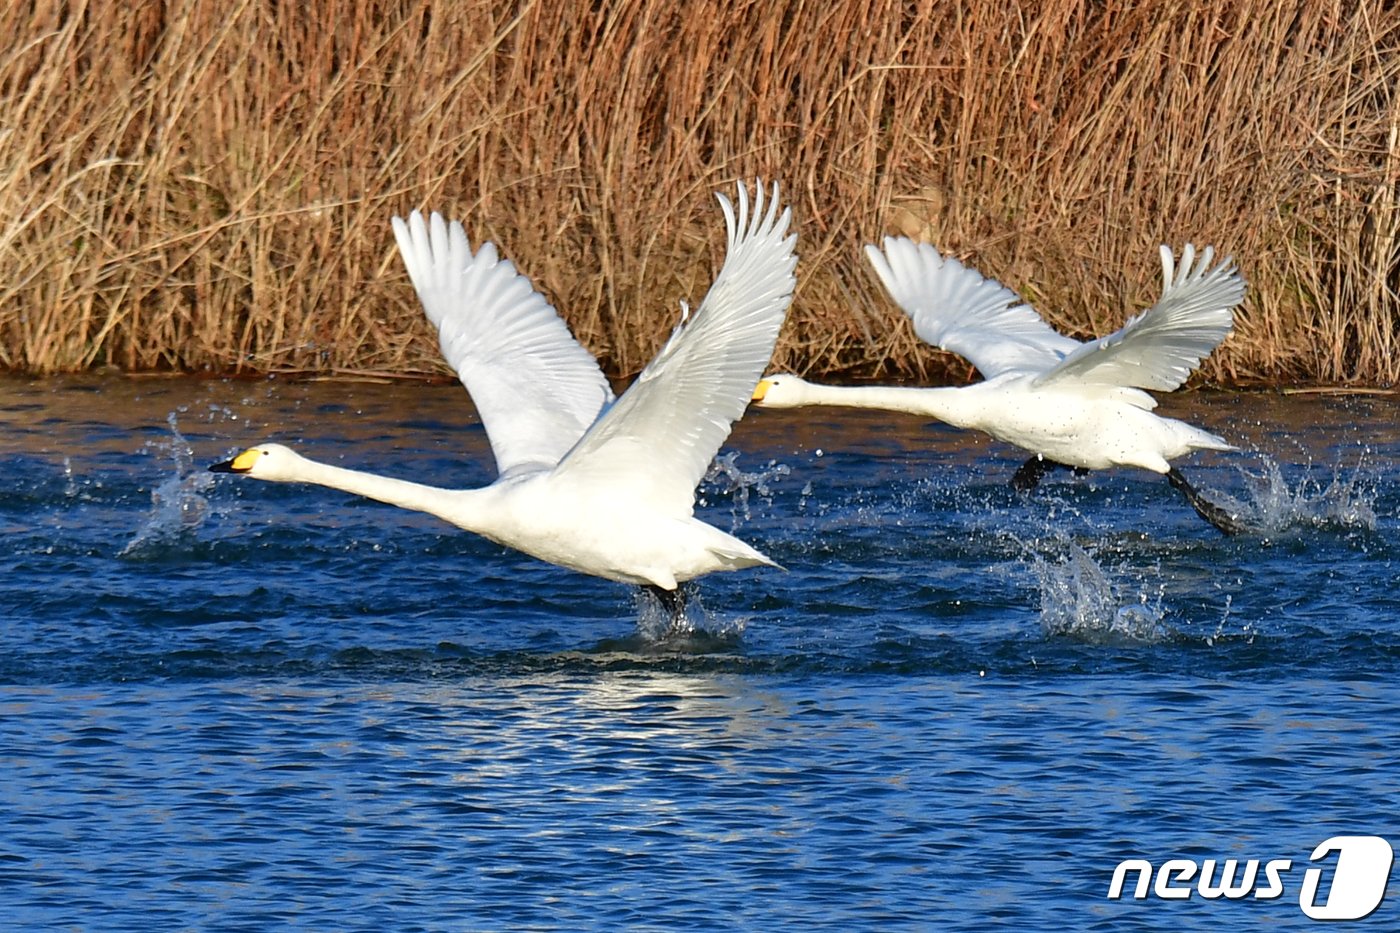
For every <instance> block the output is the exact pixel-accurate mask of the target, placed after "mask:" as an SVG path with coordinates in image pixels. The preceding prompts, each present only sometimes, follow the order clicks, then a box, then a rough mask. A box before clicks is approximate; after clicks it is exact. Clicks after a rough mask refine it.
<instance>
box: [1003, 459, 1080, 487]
mask: <svg viewBox="0 0 1400 933" xmlns="http://www.w3.org/2000/svg"><path fill="white" fill-rule="evenodd" d="M1051 470H1073V471H1074V475H1075V476H1087V475H1088V473H1089V470H1088V468H1087V467H1078V466H1070V465H1069V464H1068V463H1061V462H1060V461H1058V460H1051V459H1049V458H1047V457H1042V456H1041V455H1040V454H1036V455H1035V456H1034V457H1031V458H1030V459H1029V460H1027V461H1026V462H1025V463H1023V464H1021V468H1020V469H1019V470H1017V471H1016V475H1015V476H1013V477H1011V488H1012V489H1014V490H1016V491H1017V492H1030V491H1031V490H1032V489H1034V488H1035V487H1037V486H1039V485H1040V481H1041V480H1042V479H1044V478H1045V474H1047V473H1049V472H1050V471H1051Z"/></svg>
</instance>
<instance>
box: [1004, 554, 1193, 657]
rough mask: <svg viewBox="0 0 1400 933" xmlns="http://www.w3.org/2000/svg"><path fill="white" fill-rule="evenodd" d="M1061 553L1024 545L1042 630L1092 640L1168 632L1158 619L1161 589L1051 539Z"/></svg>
mask: <svg viewBox="0 0 1400 933" xmlns="http://www.w3.org/2000/svg"><path fill="white" fill-rule="evenodd" d="M1056 543H1057V545H1058V546H1059V548H1060V549H1061V553H1060V554H1059V556H1058V557H1047V556H1045V555H1043V554H1042V553H1040V549H1039V548H1036V547H1033V546H1027V550H1028V553H1029V559H1030V563H1031V568H1032V570H1033V571H1034V573H1035V575H1036V579H1037V581H1038V582H1039V584H1040V624H1041V628H1042V629H1043V630H1044V632H1045V634H1046V635H1051V636H1054V635H1061V636H1069V637H1073V638H1079V639H1083V640H1085V641H1091V642H1116V641H1131V642H1142V643H1147V644H1156V643H1159V642H1162V641H1165V640H1167V639H1168V638H1170V637H1171V636H1172V634H1173V633H1172V631H1171V630H1170V629H1169V628H1168V627H1167V626H1166V624H1165V623H1164V622H1163V617H1164V615H1165V612H1164V610H1163V608H1162V588H1161V586H1158V587H1157V589H1156V591H1155V592H1153V591H1151V590H1149V589H1144V588H1143V584H1142V581H1140V580H1133V579H1130V578H1129V577H1128V576H1126V575H1119V574H1116V573H1114V574H1111V572H1110V571H1106V570H1105V569H1104V567H1103V566H1101V565H1100V564H1099V562H1098V561H1096V560H1095V559H1094V558H1093V557H1092V556H1091V555H1090V554H1089V552H1088V551H1086V550H1084V549H1083V548H1082V547H1080V546H1079V545H1077V544H1075V543H1074V542H1072V541H1068V540H1062V541H1059V542H1056Z"/></svg>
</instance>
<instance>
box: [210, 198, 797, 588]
mask: <svg viewBox="0 0 1400 933" xmlns="http://www.w3.org/2000/svg"><path fill="white" fill-rule="evenodd" d="M755 192H756V193H755V195H754V202H753V205H752V210H750V204H749V194H748V191H747V189H746V188H745V187H744V186H743V185H740V186H739V188H738V207H737V212H736V209H735V207H734V206H733V205H732V204H731V203H730V202H729V200H728V199H727V198H726V197H724V196H723V195H718V198H719V201H720V206H721V208H722V210H723V211H724V217H725V224H726V227H727V229H728V252H727V255H726V257H725V261H724V265H723V266H722V268H721V269H720V271H719V274H718V276H716V278H715V281H714V283H713V285H712V286H711V288H710V290H709V293H708V294H707V295H706V296H705V300H704V301H703V303H702V304H701V305H700V308H699V309H698V310H697V311H696V312H695V313H694V314H692V315H690V316H689V319H688V320H686V321H683V322H682V323H681V324H680V325H679V326H678V327H677V328H676V329H675V331H674V332H673V333H672V335H671V337H670V339H669V340H668V341H667V343H666V345H665V347H663V348H662V350H661V352H660V353H659V354H657V356H656V358H655V359H654V360H652V362H651V363H650V365H648V366H647V367H646V369H645V370H643V372H642V374H641V375H640V376H639V377H638V378H637V380H636V382H634V383H633V385H632V386H631V387H630V388H629V389H628V390H627V391H626V392H625V393H623V395H622V396H621V398H618V399H616V400H615V401H614V399H613V394H612V391H611V389H610V388H609V387H608V383H607V380H606V379H605V378H604V377H603V374H602V372H601V370H599V368H598V364H597V362H596V361H595V360H594V359H593V357H592V356H591V355H590V354H589V353H588V352H587V351H586V350H585V349H584V348H583V347H582V346H581V345H579V343H578V342H577V341H575V340H574V338H573V337H572V336H571V335H570V334H569V331H568V328H567V327H566V326H565V325H564V322H563V321H562V320H561V319H560V318H559V316H558V315H557V314H556V313H555V311H554V309H553V308H552V307H551V306H550V304H549V302H548V301H546V300H545V298H544V296H542V295H540V294H539V293H538V292H536V291H535V290H534V289H533V288H532V287H531V285H530V282H529V280H528V279H527V278H526V277H525V276H524V275H522V274H520V273H519V272H518V271H517V270H516V269H515V267H514V266H513V265H512V264H511V263H510V262H509V261H507V260H503V259H501V258H500V257H499V256H498V255H497V252H496V248H495V247H494V246H493V245H492V244H490V243H485V244H483V245H482V247H481V248H480V249H479V250H478V251H477V252H476V253H475V254H473V253H472V251H471V246H470V244H469V242H468V240H467V237H466V233H465V232H464V231H463V229H462V226H461V224H459V223H457V222H455V221H454V222H452V223H451V224H449V223H447V222H445V221H444V220H443V219H442V217H441V216H440V215H438V214H433V215H432V217H431V219H430V220H427V221H425V220H424V218H423V217H422V216H421V215H420V214H418V213H417V212H416V211H415V212H414V213H413V214H412V215H411V216H410V217H409V219H408V220H407V221H403V220H400V219H399V218H397V217H395V218H394V220H393V225H394V234H395V236H396V238H397V240H398V245H399V251H400V253H401V254H402V255H403V258H404V263H405V265H406V266H407V267H408V272H409V275H410V277H411V278H412V280H413V284H414V287H415V289H416V290H417V292H418V295H419V298H420V299H421V300H422V303H423V307H424V310H425V311H426V312H427V315H428V317H429V319H431V320H432V322H433V323H434V324H435V325H436V326H437V328H438V332H439V335H440V337H441V344H442V352H443V356H444V357H445V358H446V359H447V361H448V363H450V364H451V365H452V367H453V368H454V369H455V370H456V371H457V374H458V376H459V377H460V379H461V381H462V384H463V385H465V386H466V387H467V390H468V391H469V392H470V393H471V396H472V400H473V401H474V402H475V403H476V407H477V411H478V413H479V414H480V416H481V421H482V424H483V425H484V426H485V428H486V433H487V436H488V437H489V439H490V442H491V449H492V451H493V452H494V454H495V457H496V465H497V468H498V470H499V473H500V476H499V478H498V479H497V480H496V481H495V482H494V483H492V484H491V485H489V486H487V487H484V488H481V489H442V488H438V487H433V486H426V485H421V484H417V483H411V482H406V481H404V480H398V479H392V478H389V477H384V476H378V475H375V474H372V473H365V472H361V471H356V470H347V469H344V468H341V467H335V466H331V465H329V464H324V463H318V462H316V461H313V460H309V459H307V458H305V457H303V456H301V455H299V454H297V453H295V452H293V451H292V450H290V449H289V448H287V447H284V446H282V445H279V444H263V445H259V446H257V447H253V448H250V449H248V450H246V451H244V452H243V453H241V454H239V455H238V456H237V457H234V458H233V459H232V460H229V461H227V462H225V463H221V464H216V465H215V466H213V467H211V468H210V469H212V470H215V471H217V472H235V473H246V474H247V475H249V476H252V477H254V478H256V479H265V480H273V481H279V482H305V483H316V484H319V485H323V486H329V487H332V488H335V489H340V490H344V491H346V492H350V493H354V494H357V495H362V496H366V497H369V498H372V499H377V500H380V501H383V502H388V503H391V504H393V505H398V506H402V507H404V508H408V509H415V510H419V511H423V512H429V513H431V514H433V515H436V516H438V517H440V518H442V519H444V520H446V521H448V522H451V523H452V524H454V525H457V526H458V527H461V528H464V529H466V530H468V531H472V532H476V533H477V534H480V535H483V536H485V537H487V538H490V539H491V540H493V541H497V542H499V543H501V544H504V545H508V546H510V547H513V548H516V549H518V550H520V551H524V552H525V553H527V554H531V555H533V556H535V557H538V558H541V559H543V560H547V561H550V562H552V563H555V564H559V565H561V566H564V567H568V568H571V569H573V570H578V571H580V572H582V573H588V574H593V575H595V576H600V577H605V578H607V579H610V580H617V581H620V582H624V583H634V584H640V585H646V586H651V587H656V588H658V589H660V590H661V591H665V592H670V591H674V590H676V588H677V586H678V584H680V583H681V582H683V581H686V580H690V579H692V578H694V577H698V576H701V575H703V574H706V573H710V572H713V571H717V570H736V569H739V568H743V567H753V566H758V565H772V563H773V562H772V561H771V560H769V559H768V558H767V557H765V556H764V555H763V554H761V553H759V552H758V551H757V550H755V549H754V548H752V547H750V546H749V545H747V544H745V543H744V542H742V541H740V540H739V539H738V538H735V537H734V536H733V535H730V534H728V533H726V532H723V531H721V530H719V529H717V528H715V527H713V526H711V525H708V524H706V523H704V522H701V521H699V520H698V519H696V518H695V517H694V515H693V508H694V501H695V487H696V484H697V483H698V482H699V480H700V478H701V477H702V476H703V475H704V472H705V470H706V469H707V468H708V466H709V463H710V461H711V460H712V459H713V457H714V455H715V452H716V451H717V450H718V448H719V446H720V444H721V443H723V441H724V439H725V438H726V437H727V436H728V434H729V431H730V428H731V426H732V423H733V422H734V420H735V419H737V418H738V417H739V416H740V414H742V412H743V410H744V407H745V405H746V404H747V402H748V399H749V397H750V395H751V394H752V391H753V388H754V385H755V383H756V382H757V381H758V378H759V376H760V375H761V374H762V372H763V368H764V366H765V365H767V362H768V359H769V357H770V356H771V354H772V351H773V345H774V343H775V341H776V340H777V335H778V330H779V328H780V327H781V326H782V322H783V318H784V316H785V314H786V312H787V308H788V305H789V304H790V303H791V301H792V292H793V288H794V285H795V279H794V276H793V270H794V267H795V266H796V263H797V258H796V256H795V254H794V252H793V248H794V245H795V243H796V236H795V235H789V234H788V232H787V230H788V225H789V222H790V220H791V211H790V210H782V211H780V210H779V201H778V190H777V186H776V185H775V186H774V187H773V191H772V196H771V198H770V199H768V202H767V208H766V210H765V196H764V195H765V193H764V190H763V187H762V185H758V186H757V187H756V189H755ZM671 605H672V608H673V611H676V609H677V608H678V607H679V603H678V602H673V603H671Z"/></svg>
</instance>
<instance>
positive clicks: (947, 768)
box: [0, 380, 1400, 930]
mask: <svg viewBox="0 0 1400 933" xmlns="http://www.w3.org/2000/svg"><path fill="white" fill-rule="evenodd" d="M1163 408H1164V410H1166V411H1167V413H1169V414H1176V415H1179V416H1184V417H1189V418H1191V419H1192V420H1194V421H1196V422H1197V423H1200V424H1202V425H1203V426H1205V427H1207V428H1209V429H1211V430H1215V431H1218V432H1220V433H1222V434H1225V435H1226V436H1228V437H1230V438H1232V439H1235V440H1236V441H1238V442H1239V443H1240V444H1241V445H1242V446H1243V447H1244V448H1245V449H1244V450H1243V451H1241V452H1239V453H1222V454H1210V455H1203V456H1199V457H1196V458H1194V459H1192V460H1189V461H1186V462H1184V463H1183V464H1182V465H1183V467H1184V469H1185V471H1186V473H1187V475H1188V476H1190V477H1191V478H1192V480H1193V481H1194V482H1196V483H1197V485H1199V486H1201V487H1203V488H1204V489H1206V490H1208V491H1210V494H1211V495H1213V496H1215V497H1216V498H1224V497H1230V498H1231V499H1233V500H1234V501H1235V504H1236V505H1237V506H1238V508H1240V510H1241V511H1242V512H1243V513H1244V514H1245V515H1246V516H1248V517H1249V518H1250V519H1251V520H1252V521H1253V522H1254V523H1255V524H1256V525H1257V526H1258V527H1259V529H1260V530H1259V531H1258V533H1256V534H1253V535H1250V536H1246V537H1242V538H1237V539H1225V538H1222V537H1221V536H1220V535H1218V534H1217V533H1216V532H1215V531H1214V530H1212V529H1211V528H1210V527H1208V526H1207V525H1205V524H1204V522H1202V521H1201V520H1200V519H1199V518H1197V517H1196V516H1195V514H1194V513H1193V512H1191V510H1190V509H1189V508H1188V507H1187V506H1186V504H1185V503H1184V502H1183V501H1182V500H1181V499H1180V498H1179V496H1178V494H1177V493H1175V492H1174V491H1173V490H1172V489H1171V488H1170V487H1169V486H1168V484H1167V483H1166V482H1165V481H1163V480H1161V479H1160V478H1157V477H1153V476H1150V475H1147V474H1139V473H1135V472H1131V471H1118V472H1109V473H1103V474H1097V475H1094V476H1091V477H1088V478H1084V479H1074V478H1072V477H1069V476H1059V477H1054V478H1052V479H1051V480H1049V481H1047V483H1046V484H1045V485H1044V486H1042V488H1041V489H1040V490H1039V491H1037V492H1036V493H1035V494H1034V495H1032V496H1021V495H1018V494H1016V493H1014V492H1013V491H1012V490H1011V489H1010V488H1009V486H1008V482H1009V480H1010V477H1011V474H1012V473H1013V472H1014V470H1015V468H1016V466H1017V465H1018V463H1019V459H1020V458H1019V457H1017V456H1015V454H1014V453H1013V452H1012V451H1010V450H1009V449H1008V448H1006V447H1003V446H1002V445H999V444H996V443H995V442H992V441H989V440H987V439H985V438H982V437H980V436H975V435H970V434H964V433H960V432H957V431H955V430H952V429H950V428H947V427H944V426H941V425H936V424H929V423H926V422H923V421H921V420H919V419H913V418H907V417H901V416H893V415H891V416H884V415H879V414H874V413H859V412H841V411H835V410H821V411H808V412H794V413H772V412H756V413H753V414H751V415H750V417H749V418H748V419H747V420H746V421H744V422H743V423H742V424H741V425H740V427H739V429H738V430H737V431H736V433H735V435H734V437H733V438H732V439H731V442H730V444H729V446H728V448H727V449H726V453H725V454H724V455H723V456H722V458H721V460H720V462H719V463H718V464H717V467H716V469H715V470H714V471H713V472H712V475H711V477H710V479H709V480H708V481H707V483H706V485H705V487H704V489H703V494H702V498H703V500H704V503H705V505H704V507H703V509H702V512H703V514H704V515H705V516H706V517H707V518H708V519H709V520H710V521H712V522H714V523H716V524H719V525H721V526H722V527H726V528H732V529H734V530H735V531H736V532H737V533H738V534H740V535H741V536H742V537H744V538H745V539H746V540H749V541H750V542H752V543H754V544H755V545H757V546H758V547H760V548H761V549H763V550H765V551H767V552H768V553H769V554H771V555H772V556H773V557H774V558H775V559H777V560H778V561H779V562H780V563H782V564H783V565H784V566H785V567H786V568H787V570H786V572H779V571H772V570H764V571H749V572H743V573H735V574H725V575H716V576H711V577H708V578H706V579H705V580H703V581H702V582H701V585H700V601H701V604H702V607H703V611H702V613H701V616H700V619H699V622H700V623H701V624H700V627H699V630H697V631H696V632H694V633H691V634H689V635H686V636H673V637H669V638H660V639H658V638H656V637H652V636H649V635H648V634H647V633H648V631H649V629H648V627H647V625H646V624H645V620H643V619H642V618H641V617H642V616H643V615H644V614H645V608H646V607H644V606H641V605H639V603H638V602H637V600H636V597H635V596H634V594H633V593H631V592H630V591H629V590H628V589H627V588H625V587H622V586H619V585H616V584H612V583H608V582H606V581H600V580H594V579H591V578H587V577H582V576H579V575H576V574H572V573H569V572H566V571H563V570H558V569H555V568H553V567H550V566H547V565H543V564H540V563H538V562H535V561H533V560H531V559H529V558H526V557H523V556H521V555H518V554H515V553H512V552H509V551H505V550H503V549H501V548H500V547H498V546H496V545H493V544H491V543H490V542H487V541H484V540H481V539H479V538H474V537H472V536H469V535H466V534H463V533H458V532H456V531H454V530H453V529H451V528H448V527H446V526H443V525H441V524H439V523H437V522H436V521H435V520H434V519H431V518H428V517H426V516H420V515H414V514H409V513H404V512H400V511H397V510H394V509H391V508H388V507H384V506H380V505H376V504H372V503H365V502H361V501H357V500H354V499H350V498H348V497H346V496H343V495H341V494H339V493H334V492H330V491H327V490H320V489H311V488H300V487H289V486H275V485H271V484H263V483H256V482H253V481H248V480H240V479H239V478H237V477H227V476H217V477H216V476H213V475H211V474H208V473H206V472H204V471H203V467H204V465H206V464H207V463H209V462H212V461H213V460H216V459H221V458H223V457H224V456H225V455H226V454H228V453H229V452H230V451H231V450H233V449H234V448H235V447H238V446H240V445H243V444H246V443H248V442H250V441H253V440H257V439H262V438H264V437H269V436H275V437H277V438H278V439H281V440H284V441H289V442H293V443H298V444H301V445H303V446H304V448H305V449H306V451H307V452H308V453H310V454H311V455H313V456H317V457H320V458H324V459H330V460H333V461H338V462H343V463H345V464H347V465H351V466H357V467H362V468H366V469H371V470H376V471H379V472H386V473H393V474H396V475H400V476H404V477H408V478H416V479H423V480H427V481H433V482H437V483H439V484H443V485H476V484H480V483H483V482H486V481H488V480H489V479H490V478H491V473H492V467H491V459H490V455H489V450H488V448H487V446H486V441H485V436H484V434H483V433H482V431H481V429H480V426H479V425H478V424H476V422H475V420H474V416H473V414H472V412H471V409H470V405H469V404H468V403H467V402H466V400H465V396H464V395H463V393H462V392H461V390H460V389H459V388H457V387H455V386H433V387H428V386H421V385H391V386H377V385H361V384H342V383H335V384H293V383H288V382H285V381H276V380H273V381H259V382H221V381H192V380H148V381H146V380H108V381H90V380H64V381H46V382H36V383H28V382H18V381H12V382H6V383H0V412H3V423H4V429H3V432H0V467H2V468H3V470H4V474H5V482H4V483H3V484H0V527H3V530H4V534H5V537H6V542H7V547H6V548H5V550H4V553H3V554H2V555H0V563H2V565H3V573H0V587H3V593H2V594H0V598H3V605H4V606H6V607H7V613H6V619H7V624H6V625H5V626H4V627H3V629H0V761H3V772H0V773H3V776H4V780H3V784H0V801H2V802H3V808H4V811H3V812H4V814H5V818H4V819H3V820H0V903H3V904H4V906H5V909H6V922H7V924H8V925H9V926H10V927H12V928H15V927H17V928H27V929H54V928H60V927H72V928H79V929H103V928H105V929H130V928H134V927H146V928H157V929H247V930H266V929H275V928H281V927H285V926H293V925H295V926H304V927H310V928H316V929H344V928H375V929H394V930H414V929H434V930H436V929H483V928H487V929H492V928H494V929H500V928H530V929H561V930H570V929H579V928H585V927H587V928H606V929H614V928H620V927H632V928H651V929H668V930H669V929H715V928H732V927H738V928H745V929H774V928H812V929H818V928H822V929H833V930H835V929H840V930H849V929H946V930H980V929H983V928H984V926H985V924H987V923H988V922H989V921H991V922H994V923H998V924H999V925H1001V926H1006V927H1010V928H1015V929H1022V930H1038V929H1055V930H1063V929H1065V928H1070V929H1105V930H1107V929H1114V930H1117V929H1144V930H1152V929H1173V930H1175V929H1192V928H1201V929H1244V928H1253V927H1267V928H1270V929H1293V928H1299V929H1301V928H1303V927H1305V926H1308V925H1310V924H1311V921H1309V920H1307V918H1306V917H1304V915H1303V913H1302V912H1301V910H1300V908H1299V903H1298V893H1297V892H1298V880H1299V877H1300V874H1301V869H1302V867H1303V866H1306V865H1309V864H1311V863H1309V861H1308V859H1309V855H1310V853H1311V851H1312V849H1313V847H1314V846H1315V845H1317V844H1318V843H1320V842H1322V841H1323V840H1324V839H1326V838H1328V837H1330V836H1333V835H1338V834H1374V835H1381V836H1385V837H1386V838H1388V839H1390V840H1391V841H1392V842H1394V843H1400V813H1398V812H1397V811H1398V810H1400V805H1398V804H1397V802H1398V801H1400V752H1398V751H1397V750H1398V749H1400V686H1397V673H1400V619H1398V618H1397V615H1398V613H1397V607H1400V598H1397V595H1396V592H1397V582H1400V579H1398V578H1400V572H1398V571H1397V567H1396V560H1397V557H1400V545H1397V535H1396V527H1397V517H1398V516H1400V484H1397V476H1400V473H1397V469H1396V467H1395V461H1396V454H1397V452H1400V431H1398V430H1397V427H1396V424H1395V414H1396V411H1397V408H1396V402H1395V400H1394V399H1393V398H1390V397H1371V396H1355V397H1289V398H1285V397H1281V396H1277V395H1272V394H1247V395H1215V394H1205V395H1194V396H1185V397H1181V398H1170V399H1167V400H1165V401H1164V405H1163ZM1132 857H1141V858H1145V859H1148V860H1149V861H1151V862H1152V863H1153V864H1160V863H1161V862H1163V861H1165V860H1167V859H1170V858H1175V857H1181V858H1189V859H1196V860H1198V861H1199V860H1203V859H1206V858H1222V859H1223V858H1237V859H1240V860H1242V861H1243V860H1245V859H1250V858H1257V859H1260V860H1265V859H1272V858H1291V859H1293V860H1294V862H1295V864H1296V865H1297V866H1299V869H1298V871H1296V872H1294V874H1292V875H1291V876H1289V877H1288V879H1287V881H1288V887H1287V890H1286V893H1285V894H1284V896H1283V897H1280V898H1278V899H1275V900H1261V899H1252V898H1250V899H1245V900H1241V901H1228V902H1227V901H1223V900H1206V899H1204V898H1201V897H1199V896H1193V897H1191V898H1189V899H1188V900H1184V901H1166V900H1161V899H1157V898H1149V899H1146V900H1143V901H1134V900H1132V899H1131V898H1129V899H1124V900H1118V901H1115V900H1109V899H1108V898H1107V896H1106V894H1107V891H1108V887H1109V883H1110V880H1111V877H1112V874H1113V870H1114V867H1115V866H1116V865H1117V864H1118V863H1119V862H1120V861H1122V860H1124V859H1127V858H1132ZM1364 925H1367V926H1370V927H1374V928H1377V929H1394V928H1397V927H1400V891H1397V890H1396V889H1395V886H1394V885H1392V887H1391V889H1390V892H1389V896H1388V897H1387V899H1386V900H1385V902H1384V903H1383V904H1382V906H1381V907H1380V909H1379V910H1378V911H1376V913H1375V914H1374V915H1373V916H1372V917H1371V918H1370V919H1369V920H1367V921H1365V923H1364Z"/></svg>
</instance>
